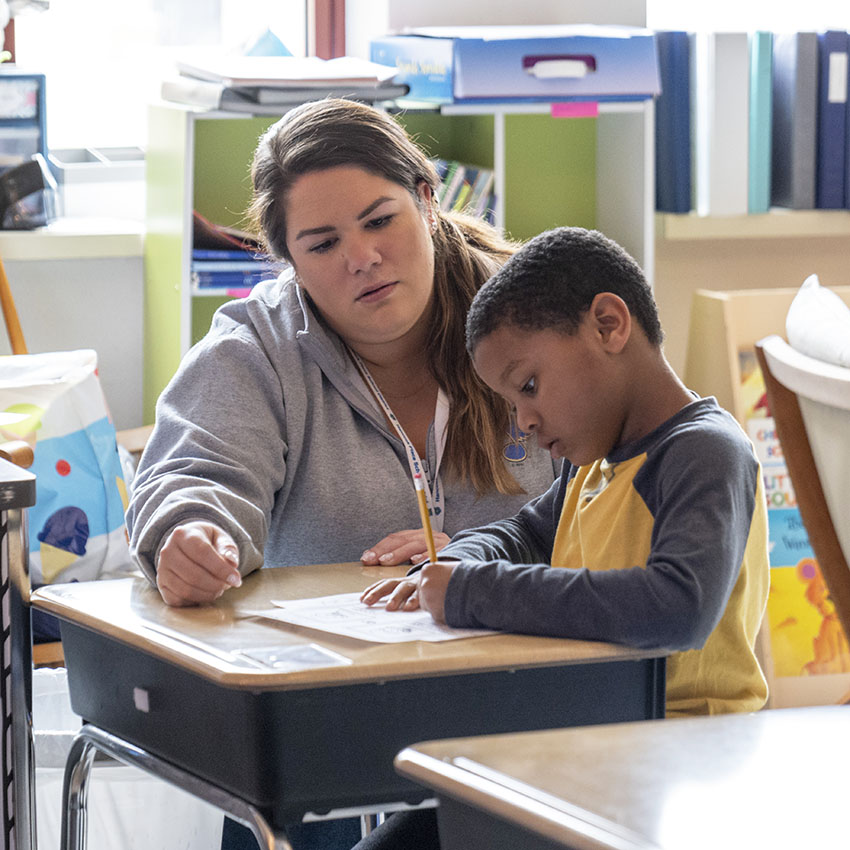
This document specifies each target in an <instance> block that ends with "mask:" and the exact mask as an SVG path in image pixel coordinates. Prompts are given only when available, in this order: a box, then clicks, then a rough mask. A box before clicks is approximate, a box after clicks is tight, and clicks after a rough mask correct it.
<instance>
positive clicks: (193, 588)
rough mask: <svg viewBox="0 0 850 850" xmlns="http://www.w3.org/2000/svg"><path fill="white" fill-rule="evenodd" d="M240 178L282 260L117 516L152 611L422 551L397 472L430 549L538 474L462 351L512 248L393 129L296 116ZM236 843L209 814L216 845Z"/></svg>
mask: <svg viewBox="0 0 850 850" xmlns="http://www.w3.org/2000/svg"><path fill="white" fill-rule="evenodd" d="M252 178H253V184H254V200H253V204H252V207H251V217H252V219H253V221H254V225H255V231H256V232H258V233H261V234H262V237H263V239H264V242H265V248H266V250H267V252H268V253H269V254H270V255H272V256H274V257H277V258H278V259H281V260H284V261H286V262H287V263H289V264H290V269H289V270H288V271H287V272H284V274H282V275H281V277H280V279H279V280H277V281H270V282H269V283H266V284H263V285H260V286H257V287H255V289H254V290H253V292H252V293H251V295H250V296H249V297H248V298H246V299H244V300H238V301H232V302H230V303H228V304H226V305H225V306H224V307H222V308H221V309H220V310H219V311H218V313H217V314H216V317H215V319H214V321H213V324H212V327H211V329H210V331H209V333H208V334H207V336H206V337H205V338H204V339H203V340H202V341H201V342H200V343H198V344H197V345H196V346H195V347H194V348H193V349H192V350H191V351H190V352H189V353H188V354H187V356H186V357H185V358H184V360H183V363H182V364H181V366H180V369H179V370H178V372H177V374H176V375H175V377H174V378H173V380H172V381H171V383H170V384H169V386H168V387H167V388H166V390H165V392H164V393H163V394H162V397H161V398H160V400H159V404H158V406H157V421H156V427H155V429H154V432H153V434H152V435H151V438H150V440H149V442H148V445H147V448H146V450H145V453H144V455H143V457H142V461H141V464H140V468H139V471H138V473H137V476H136V479H135V481H134V491H133V498H132V501H131V504H130V508H129V511H128V514H127V522H128V526H129V529H130V535H131V547H132V551H133V554H134V556H135V558H136V559H137V561H138V563H139V564H140V565H141V566H142V568H143V569H144V571H145V572H146V573H147V575H148V576H149V577H150V578H151V579H152V580H154V581H156V583H157V586H158V587H159V590H160V592H161V594H162V596H163V599H165V601H166V602H168V603H169V604H171V605H191V604H202V603H208V602H212V601H214V600H215V599H216V598H217V597H218V596H220V595H221V594H222V593H223V592H224V591H225V590H226V589H227V588H228V587H231V586H234V585H238V584H239V583H240V581H241V575H245V574H246V573H248V572H250V571H252V570H254V569H256V568H258V567H260V566H262V564H263V563H264V562H265V563H268V564H272V565H275V566H282V565H288V564H304V563H336V562H341V561H352V560H355V559H357V558H360V559H361V560H362V561H363V563H365V564H368V565H386V566H388V565H393V564H402V563H408V562H413V563H417V562H419V561H421V560H423V559H424V558H425V553H426V546H425V540H424V535H423V533H422V530H421V524H420V520H419V514H418V507H417V500H416V497H415V493H414V489H413V483H412V470H413V469H415V468H421V469H422V471H423V472H424V473H425V478H426V480H427V482H428V488H427V489H428V491H429V492H428V497H429V504H430V506H431V511H432V516H433V520H432V521H433V525H434V530H435V542H436V544H437V547H438V548H440V547H442V546H444V545H445V544H446V543H447V542H448V539H449V537H450V536H451V535H452V534H454V533H455V532H457V531H460V530H462V529H464V528H468V527H471V526H476V525H481V524H483V523H485V522H490V521H492V520H494V519H498V518H501V517H506V516H511V515H513V514H514V513H515V512H516V511H517V510H518V509H519V508H520V507H521V506H522V505H523V504H524V503H525V502H526V501H527V499H528V497H529V495H535V494H537V493H541V492H543V491H545V490H546V489H548V487H549V485H550V484H551V482H552V481H553V479H554V477H555V473H556V470H555V468H554V466H553V462H552V460H551V458H550V456H549V454H548V453H547V452H545V451H542V450H540V449H538V448H536V447H532V446H531V445H528V446H526V444H525V436H524V435H521V434H518V433H517V432H516V430H515V429H512V427H511V417H510V411H509V410H508V408H507V407H506V406H505V405H504V403H503V402H502V401H500V400H499V399H498V397H496V396H495V395H494V394H492V393H491V392H490V390H488V389H487V388H486V386H485V385H484V384H483V383H482V382H481V381H479V380H478V378H477V377H476V375H475V374H474V372H473V370H472V367H471V365H470V362H469V358H468V356H467V354H466V351H465V348H464V323H465V319H466V311H467V308H468V307H469V303H470V302H471V300H472V297H473V295H474V294H475V292H476V291H477V290H478V288H479V287H480V286H481V284H482V283H483V282H484V281H485V280H486V279H487V278H488V277H489V276H490V274H491V273H492V272H494V271H495V270H496V269H497V268H498V267H499V266H500V265H501V264H502V263H503V262H504V261H505V260H506V259H507V258H508V256H510V254H511V253H512V251H513V247H512V246H511V245H510V244H509V243H507V242H505V241H504V240H503V239H502V238H501V237H500V236H499V234H498V233H497V232H496V231H495V230H494V229H493V228H491V227H489V226H487V225H486V224H484V223H482V222H480V221H477V220H475V219H472V218H469V217H465V216H462V215H459V214H455V213H442V212H441V211H440V209H439V206H438V204H437V198H436V191H437V187H438V185H439V180H438V177H437V174H436V172H435V170H434V167H433V166H432V164H431V162H430V161H429V160H428V159H427V157H425V155H424V154H423V153H422V151H421V150H420V149H419V148H418V147H417V146H416V145H415V144H413V142H412V141H411V140H410V139H409V138H408V136H407V135H406V134H405V132H404V131H403V130H402V129H401V127H400V126H399V125H398V124H397V123H396V122H395V120H394V119H393V118H391V117H390V116H389V115H387V114H386V113H384V112H381V111H379V110H376V109H373V108H371V107H369V106H364V105H362V104H358V103H354V102H352V101H347V100H336V99H331V100H323V101H318V102H315V103H309V104H306V105H304V106H300V107H298V108H296V109H293V110H292V111H290V112H288V113H287V114H286V115H285V116H284V117H283V118H282V119H281V120H280V121H279V122H277V123H276V124H275V125H274V126H273V127H272V128H271V129H270V130H269V131H268V132H267V133H266V134H265V135H264V136H263V138H262V139H261V141H260V143H259V146H258V148H257V151H256V155H255V158H254V163H253V168H252ZM396 426H398V427H396ZM288 832H289V835H290V839H291V840H292V842H293V846H295V847H296V848H299V850H304V848H306V847H323V848H326V850H338V848H348V847H351V845H352V844H354V842H355V841H356V840H357V838H358V837H359V821H356V820H355V821H352V820H350V819H349V820H347V821H337V822H326V823H319V824H309V825H302V824H298V825H293V826H292V827H291V828H290V829H289V830H288ZM254 846H255V842H254V840H253V837H252V836H251V835H250V833H248V832H247V830H244V829H242V828H241V827H238V826H237V825H236V824H234V823H232V822H230V821H226V823H225V835H224V847H226V848H227V850H236V848H237V847H254Z"/></svg>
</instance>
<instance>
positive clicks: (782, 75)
mask: <svg viewBox="0 0 850 850" xmlns="http://www.w3.org/2000/svg"><path fill="white" fill-rule="evenodd" d="M656 43H657V45H658V57H659V72H660V75H661V88H662V91H661V95H660V96H659V98H658V102H657V109H656V208H657V209H658V210H659V211H662V212H688V211H690V210H692V209H693V210H696V211H697V213H699V214H700V215H744V214H747V213H764V212H767V211H768V210H769V209H770V207H786V208H790V209H850V145H848V143H847V141H848V138H850V136H848V126H850V112H848V98H847V89H848V53H850V35H848V33H847V32H845V31H842V30H829V31H825V32H818V33H816V32H789V33H773V32H768V31H759V32H754V33H749V34H748V33H729V32H724V33H697V34H694V33H687V32H657V33H656Z"/></svg>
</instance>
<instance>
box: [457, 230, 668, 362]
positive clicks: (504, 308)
mask: <svg viewBox="0 0 850 850" xmlns="http://www.w3.org/2000/svg"><path fill="white" fill-rule="evenodd" d="M600 292H613V293H614V294H615V295H619V296H620V298H622V299H623V301H625V303H626V305H627V306H628V308H629V312H630V313H631V314H632V316H633V317H634V318H635V319H636V321H637V322H638V324H639V325H640V326H641V328H643V331H644V333H645V334H646V336H647V338H648V339H649V341H650V343H652V344H653V345H661V343H662V342H663V340H664V333H663V331H662V330H661V323H660V322H659V320H658V309H657V307H656V305H655V299H654V298H653V297H652V290H651V289H650V287H649V284H648V283H647V280H646V276H645V275H644V273H643V271H642V270H641V267H640V266H639V265H638V264H637V262H636V261H635V260H634V259H633V258H632V257H631V256H630V255H629V254H628V253H627V252H626V251H625V250H624V249H623V248H621V247H620V246H619V245H618V244H617V243H616V242H614V241H613V240H611V239H609V238H608V237H607V236H604V235H603V234H602V233H599V232H598V231H596V230H585V229H584V228H582V227H559V228H557V229H555V230H547V231H546V232H545V233H541V234H540V235H539V236H535V237H534V239H532V240H531V241H529V242H527V243H526V244H525V245H524V246H523V247H522V248H521V249H520V250H519V251H517V253H516V254H514V255H513V256H512V257H511V258H510V259H509V260H508V261H507V262H506V263H505V265H504V266H502V268H501V269H499V271H497V272H496V274H494V275H493V276H492V277H491V278H490V279H489V280H488V281H487V283H485V284H484V286H482V287H481V289H480V290H479V291H478V293H477V294H476V296H475V298H474V299H473V301H472V305H471V306H470V308H469V313H468V315H467V318H466V348H467V350H468V351H469V353H470V354H472V353H473V352H474V350H475V347H476V346H477V345H478V343H479V342H480V341H481V340H482V339H483V338H484V337H485V336H487V335H488V334H491V333H492V332H493V331H495V330H496V329H497V328H499V327H501V326H502V325H515V326H516V327H519V328H522V329H524V330H544V329H546V328H554V329H560V330H563V331H564V332H566V333H570V334H571V333H575V332H576V330H577V329H578V326H579V324H580V323H581V320H582V318H583V316H584V314H585V313H586V312H587V310H588V309H589V308H590V304H591V302H592V301H593V299H594V298H595V297H596V295H598V294H599V293H600Z"/></svg>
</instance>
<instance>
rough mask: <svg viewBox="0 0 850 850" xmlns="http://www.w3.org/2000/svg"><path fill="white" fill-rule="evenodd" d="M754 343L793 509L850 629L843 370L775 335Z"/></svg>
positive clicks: (848, 383)
mask: <svg viewBox="0 0 850 850" xmlns="http://www.w3.org/2000/svg"><path fill="white" fill-rule="evenodd" d="M755 349H756V356H757V358H758V361H759V364H760V366H761V369H762V373H763V375H764V382H765V387H766V389H767V398H768V402H769V403H770V410H771V414H772V415H773V419H774V423H775V425H776V433H777V435H778V437H779V442H780V443H781V445H782V451H783V453H784V455H785V461H786V464H787V467H788V473H789V474H790V476H791V482H792V483H793V485H794V492H795V493H796V497H797V505H798V507H799V509H800V516H801V518H802V520H803V524H804V525H805V526H806V531H807V532H808V535H809V541H810V542H811V544H812V549H813V550H814V553H815V557H816V558H817V560H818V564H819V566H820V569H821V573H822V574H823V578H824V581H825V582H826V586H827V588H828V590H829V594H830V597H831V599H832V602H833V604H834V605H835V610H836V613H837V615H838V619H839V621H840V622H841V625H842V626H843V628H844V632H845V634H847V635H850V569H848V562H850V510H848V507H847V506H848V504H850V369H848V368H844V367H841V366H836V365H833V364H831V363H826V362H823V361H820V360H815V359H814V358H812V357H808V356H806V355H804V354H801V353H800V352H798V351H795V350H794V349H793V348H791V346H790V345H788V343H787V342H785V340H783V339H782V338H781V337H779V336H775V335H774V336H768V337H765V338H764V339H762V340H760V341H759V342H757V343H756V346H755Z"/></svg>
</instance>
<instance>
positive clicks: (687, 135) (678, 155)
mask: <svg viewBox="0 0 850 850" xmlns="http://www.w3.org/2000/svg"><path fill="white" fill-rule="evenodd" d="M655 43H656V45H657V47H658V72H659V77H660V79H661V94H660V95H659V96H658V99H657V100H656V103H655V208H656V209H657V210H658V211H659V212H671V213H686V212H690V209H691V89H690V55H691V47H690V37H689V35H688V33H686V32H678V31H672V30H670V31H661V32H656V33H655Z"/></svg>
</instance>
